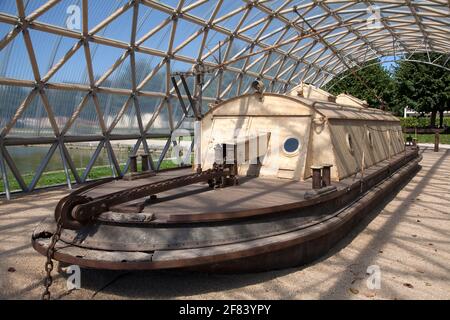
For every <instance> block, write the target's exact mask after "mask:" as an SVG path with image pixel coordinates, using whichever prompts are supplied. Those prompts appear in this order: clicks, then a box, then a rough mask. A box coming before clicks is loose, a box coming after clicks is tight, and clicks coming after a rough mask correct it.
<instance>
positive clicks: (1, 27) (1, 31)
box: [0, 10, 14, 39]
mask: <svg viewBox="0 0 450 320" xmlns="http://www.w3.org/2000/svg"><path fill="white" fill-rule="evenodd" d="M0 12H1V10H0ZM13 29H14V26H13V25H10V24H7V23H0V39H3V38H4V37H6V35H7V34H8V33H10V32H11V31H12V30H13Z"/></svg>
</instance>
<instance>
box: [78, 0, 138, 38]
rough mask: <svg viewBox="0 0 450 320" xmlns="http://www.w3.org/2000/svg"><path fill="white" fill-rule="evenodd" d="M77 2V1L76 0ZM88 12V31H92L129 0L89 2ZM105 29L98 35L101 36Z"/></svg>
mask: <svg viewBox="0 0 450 320" xmlns="http://www.w3.org/2000/svg"><path fill="white" fill-rule="evenodd" d="M78 1H79V0H78ZM89 2H90V3H89V10H88V20H89V21H88V23H89V30H91V29H93V28H94V27H96V26H97V25H99V24H100V23H101V22H103V21H104V20H105V19H107V18H108V17H110V16H111V15H112V14H113V13H114V12H115V11H117V10H118V9H119V8H121V7H123V6H124V5H126V4H127V3H129V0H115V1H113V2H111V1H89ZM130 9H132V8H130ZM105 31H106V30H105V28H104V29H102V30H101V31H100V32H99V33H98V35H99V36H103V35H104V33H105Z"/></svg>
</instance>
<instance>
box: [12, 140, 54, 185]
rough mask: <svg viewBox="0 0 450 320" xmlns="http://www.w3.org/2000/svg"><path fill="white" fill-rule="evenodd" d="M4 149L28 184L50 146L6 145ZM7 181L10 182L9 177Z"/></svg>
mask: <svg viewBox="0 0 450 320" xmlns="http://www.w3.org/2000/svg"><path fill="white" fill-rule="evenodd" d="M6 150H7V151H8V153H9V155H10V156H11V158H12V160H13V162H14V165H15V166H16V168H17V170H18V171H19V172H20V175H21V176H22V179H23V180H24V181H25V184H27V185H29V184H30V182H31V180H33V177H34V174H35V173H36V170H37V169H38V168H39V165H40V164H41V162H42V160H43V159H44V158H45V156H46V155H47V153H48V151H49V150H50V146H49V145H33V146H6ZM14 180H15V179H14ZM9 181H10V182H11V179H9Z"/></svg>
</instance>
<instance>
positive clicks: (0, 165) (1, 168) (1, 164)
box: [0, 150, 11, 200]
mask: <svg viewBox="0 0 450 320" xmlns="http://www.w3.org/2000/svg"><path fill="white" fill-rule="evenodd" d="M0 173H1V174H2V179H3V185H4V187H5V194H6V199H7V200H11V192H10V190H9V181H8V172H7V171H6V165H5V160H4V159H3V155H2V152H1V150H0Z"/></svg>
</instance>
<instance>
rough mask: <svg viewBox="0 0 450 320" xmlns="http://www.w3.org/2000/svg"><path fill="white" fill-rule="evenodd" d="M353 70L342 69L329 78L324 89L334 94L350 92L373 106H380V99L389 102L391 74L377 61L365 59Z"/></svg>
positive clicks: (391, 83) (391, 96)
mask: <svg viewBox="0 0 450 320" xmlns="http://www.w3.org/2000/svg"><path fill="white" fill-rule="evenodd" d="M353 72H354V73H355V74H356V75H357V76H355V75H354V73H353ZM353 72H352V71H351V70H347V71H344V72H343V73H342V74H340V75H338V76H337V77H336V78H334V79H333V80H331V81H330V82H329V83H328V84H327V85H326V86H325V90H327V91H329V92H330V93H332V94H334V95H338V94H340V93H348V94H351V95H352V96H355V97H357V98H359V99H363V100H366V101H367V102H368V104H369V105H370V106H372V107H375V108H379V107H380V104H381V101H380V100H382V101H384V102H385V103H386V104H387V105H390V104H391V102H392V100H393V91H394V84H393V81H392V77H391V75H390V74H389V72H388V71H387V70H386V69H385V68H383V67H382V66H381V64H380V63H379V61H377V60H371V61H367V62H366V63H365V64H363V65H362V67H361V68H360V69H359V70H353ZM358 78H360V79H361V80H360V79H358Z"/></svg>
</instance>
